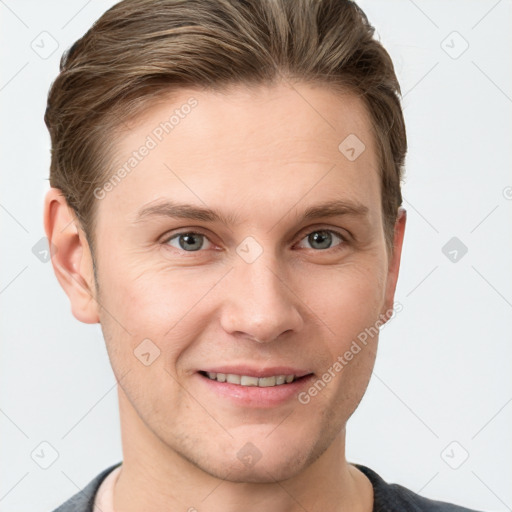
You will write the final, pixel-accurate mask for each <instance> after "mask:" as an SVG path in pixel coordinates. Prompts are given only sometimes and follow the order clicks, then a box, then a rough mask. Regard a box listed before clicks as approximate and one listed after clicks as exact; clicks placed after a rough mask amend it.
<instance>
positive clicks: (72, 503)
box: [53, 462, 121, 512]
mask: <svg viewBox="0 0 512 512" xmlns="http://www.w3.org/2000/svg"><path fill="white" fill-rule="evenodd" d="M120 465H121V462H118V463H117V464H114V465H113V466H110V467H109V468H107V469H105V470H104V471H102V472H101V473H100V474H99V475H97V476H95V477H94V478H93V479H92V480H91V481H90V482H89V483H88V484H87V485H86V486H85V487H84V488H83V489H82V490H81V491H78V492H77V493H76V494H75V495H73V496H71V498H69V499H68V500H67V501H66V502H65V503H63V504H62V505H61V506H60V507H58V508H56V509H55V510H54V511H53V512H93V506H94V499H95V497H96V493H97V492H98V489H99V487H100V485H101V483H102V482H103V480H105V478H106V477H107V476H108V475H109V473H111V472H112V471H113V470H114V469H116V468H117V467H118V466H120Z"/></svg>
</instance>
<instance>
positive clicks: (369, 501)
mask: <svg viewBox="0 0 512 512" xmlns="http://www.w3.org/2000/svg"><path fill="white" fill-rule="evenodd" d="M119 405H120V414H121V434H122V447H123V464H122V466H121V471H120V473H119V476H118V478H117V480H116V484H115V487H114V496H113V498H114V510H115V511H123V512H135V511H139V510H158V511H159V512H175V511H177V510H186V511H189V512H197V511H200V510H208V511H209V512H220V511H222V512H235V511H239V510H240V508H241V507H243V510H244V512H253V510H254V511H256V510H258V511H260V510H262V509H263V510H266V511H268V512H285V511H286V512H295V511H301V512H303V511H304V510H309V511H316V510H331V511H338V512H341V511H349V510H350V511H351V512H371V511H372V508H373V488H372V485H371V483H370V481H369V480H368V479H367V478H366V476H365V475H363V474H362V473H361V472H360V471H359V470H358V469H356V468H355V467H354V466H352V465H350V464H348V463H347V461H346V459H345V429H343V430H342V431H341V432H340V433H339V435H338V436H337V437H336V438H335V440H334V441H333V443H331V445H330V446H329V447H328V448H327V449H326V450H325V451H324V452H323V454H322V455H321V456H320V457H319V458H318V459H316V460H315V461H314V462H313V463H312V464H310V465H309V466H307V467H305V468H304V469H303V470H302V471H300V472H298V473H297V474H295V475H294V476H293V477H291V478H288V479H286V480H281V481H279V480H274V479H272V480H273V481H271V482H269V483H244V482H232V481H229V468H226V477H225V479H221V478H218V477H216V476H213V475H210V474H209V473H206V472H205V471H203V470H202V469H201V468H199V467H198V466H197V465H195V464H193V463H191V462H190V461H188V460H187V459H185V458H184V457H182V456H181V455H180V454H179V453H177V452H176V451H175V450H173V449H171V448H170V447H169V446H168V445H166V444H165V443H163V442H162V441H161V440H160V439H159V438H158V437H157V436H156V435H155V434H154V433H153V432H152V431H151V430H150V429H148V427H147V426H146V424H145V423H144V422H143V421H142V420H141V419H140V418H139V416H138V415H137V413H136V411H135V410H134V409H133V407H132V406H131V404H130V403H129V401H128V400H127V398H126V396H125V395H124V393H122V392H121V391H120V393H119Z"/></svg>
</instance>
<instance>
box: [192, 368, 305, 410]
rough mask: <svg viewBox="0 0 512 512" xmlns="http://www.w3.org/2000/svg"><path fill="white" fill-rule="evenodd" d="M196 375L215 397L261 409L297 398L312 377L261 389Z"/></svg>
mask: <svg viewBox="0 0 512 512" xmlns="http://www.w3.org/2000/svg"><path fill="white" fill-rule="evenodd" d="M196 375H197V377H198V378H199V380H200V381H201V382H203V384H204V385H205V386H207V388H208V389H209V390H210V391H211V392H213V393H215V394H216V395H218V396H221V397H223V398H227V399H229V400H231V401H233V402H234V403H235V404H237V405H241V406H249V407H261V408H265V407H275V406H277V405H281V404H283V403H285V402H287V401H288V400H290V399H292V398H294V397H297V395H298V394H299V393H300V392H301V391H302V390H303V389H304V388H305V387H306V386H308V385H309V383H310V381H311V380H312V379H313V377H314V375H313V374H311V375H307V376H305V377H302V378H300V379H298V380H295V381H293V382H290V383H289V384H281V385H279V386H269V387H263V388H262V387H259V386H241V385H239V384H231V383H229V382H218V381H216V380H212V379H209V378H208V377H205V376H203V375H201V374H200V373H196Z"/></svg>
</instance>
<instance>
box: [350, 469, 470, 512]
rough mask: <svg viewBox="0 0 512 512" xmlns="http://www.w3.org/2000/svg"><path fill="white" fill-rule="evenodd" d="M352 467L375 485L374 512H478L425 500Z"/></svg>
mask: <svg viewBox="0 0 512 512" xmlns="http://www.w3.org/2000/svg"><path fill="white" fill-rule="evenodd" d="M352 465H353V466H355V467H356V468H357V469H359V471H361V472H362V473H364V474H365V475H366V476H367V477H368V479H369V480H370V482H371V483H372V485H373V492H374V504H373V512H391V511H393V512H398V511H401V510H404V511H407V512H478V511H476V510H473V509H469V508H464V507H461V506H459V505H454V504H452V503H447V502H444V501H436V500H431V499H428V498H425V497H423V496H420V495H419V494H416V493H415V492H413V491H411V490H409V489H407V488H405V487H403V486H401V485H399V484H389V483H387V482H386V481H385V480H383V479H382V477H381V476H379V475H378V474H377V473H376V472H375V471H373V470H372V469H370V468H368V467H366V466H363V465H361V464H352Z"/></svg>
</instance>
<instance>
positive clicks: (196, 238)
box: [180, 233, 203, 250]
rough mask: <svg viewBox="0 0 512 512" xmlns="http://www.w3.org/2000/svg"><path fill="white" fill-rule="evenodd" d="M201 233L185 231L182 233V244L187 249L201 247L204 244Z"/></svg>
mask: <svg viewBox="0 0 512 512" xmlns="http://www.w3.org/2000/svg"><path fill="white" fill-rule="evenodd" d="M200 237H201V235H196V234H195V233H185V234H183V235H180V246H181V248H182V249H185V250H197V249H200V248H201V246H202V245H203V244H202V240H201V238H200ZM194 242H195V243H194Z"/></svg>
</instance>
